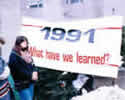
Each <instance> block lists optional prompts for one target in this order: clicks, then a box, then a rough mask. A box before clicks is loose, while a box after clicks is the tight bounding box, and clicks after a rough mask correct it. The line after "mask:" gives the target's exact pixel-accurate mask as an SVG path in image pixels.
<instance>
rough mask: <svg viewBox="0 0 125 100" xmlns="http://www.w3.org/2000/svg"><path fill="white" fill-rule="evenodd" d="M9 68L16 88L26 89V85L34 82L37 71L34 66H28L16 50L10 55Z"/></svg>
mask: <svg viewBox="0 0 125 100" xmlns="http://www.w3.org/2000/svg"><path fill="white" fill-rule="evenodd" d="M8 64H9V67H10V70H11V74H12V76H13V78H14V81H15V87H16V88H19V87H22V86H23V88H25V87H27V86H24V85H25V84H27V85H29V84H30V82H32V73H33V71H35V69H34V66H33V65H32V64H28V63H26V62H25V60H23V59H22V57H20V56H19V55H18V54H17V53H16V52H15V51H14V50H13V51H12V52H11V54H10V58H9V63H8Z"/></svg>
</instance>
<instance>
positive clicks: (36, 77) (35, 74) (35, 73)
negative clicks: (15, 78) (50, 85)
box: [32, 72, 38, 81]
mask: <svg viewBox="0 0 125 100" xmlns="http://www.w3.org/2000/svg"><path fill="white" fill-rule="evenodd" d="M32 80H34V81H36V80H38V72H33V74H32Z"/></svg>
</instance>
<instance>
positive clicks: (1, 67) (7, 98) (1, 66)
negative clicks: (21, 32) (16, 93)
mask: <svg viewBox="0 0 125 100" xmlns="http://www.w3.org/2000/svg"><path fill="white" fill-rule="evenodd" d="M4 44H5V40H4V39H3V37H0V48H2V46H3V45H4ZM9 75H10V69H9V67H8V66H7V64H6V63H5V61H4V60H3V58H2V57H1V56H0V100H12V99H11V95H10V85H9V82H8V76H9Z"/></svg>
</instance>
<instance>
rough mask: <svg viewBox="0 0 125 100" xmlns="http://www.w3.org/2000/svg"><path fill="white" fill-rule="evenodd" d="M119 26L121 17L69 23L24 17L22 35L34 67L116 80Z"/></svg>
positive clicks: (119, 44)
mask: <svg viewBox="0 0 125 100" xmlns="http://www.w3.org/2000/svg"><path fill="white" fill-rule="evenodd" d="M121 27H122V17H120V16H114V17H105V18H100V19H91V20H86V21H84V20H78V21H72V22H45V21H41V20H37V19H31V18H23V24H22V29H21V34H23V35H25V36H27V37H28V40H29V42H30V52H31V54H32V56H33V59H34V62H35V64H36V65H37V66H40V67H45V68H50V69H56V70H63V71H70V72H77V73H84V74H92V75H99V76H105V77H114V78H116V77H117V74H118V67H119V66H120V61H121V57H120V48H121V33H122V31H121Z"/></svg>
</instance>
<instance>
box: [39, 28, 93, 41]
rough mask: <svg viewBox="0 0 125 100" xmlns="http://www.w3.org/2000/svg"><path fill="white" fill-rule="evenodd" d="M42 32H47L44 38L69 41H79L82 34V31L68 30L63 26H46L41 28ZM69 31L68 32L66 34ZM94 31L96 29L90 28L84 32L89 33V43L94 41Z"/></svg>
mask: <svg viewBox="0 0 125 100" xmlns="http://www.w3.org/2000/svg"><path fill="white" fill-rule="evenodd" d="M40 31H41V32H45V36H44V39H45V40H48V39H50V40H64V39H65V40H66V41H69V42H76V41H79V40H80V38H81V35H82V32H81V31H80V30H77V29H70V30H68V31H66V30H65V29H63V28H53V29H52V28H51V27H44V28H43V29H41V30H40ZM66 33H67V34H66ZM94 33H95V29H90V30H88V31H87V32H84V33H83V35H87V34H89V40H88V42H89V43H94Z"/></svg>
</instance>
